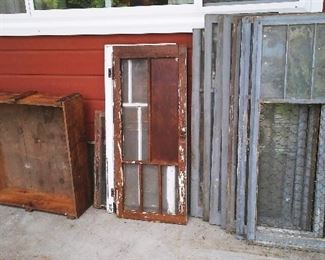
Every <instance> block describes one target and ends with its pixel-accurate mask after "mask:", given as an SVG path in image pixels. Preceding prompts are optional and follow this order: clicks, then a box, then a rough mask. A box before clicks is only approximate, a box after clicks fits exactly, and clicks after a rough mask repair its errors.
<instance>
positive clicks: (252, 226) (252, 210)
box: [247, 23, 262, 240]
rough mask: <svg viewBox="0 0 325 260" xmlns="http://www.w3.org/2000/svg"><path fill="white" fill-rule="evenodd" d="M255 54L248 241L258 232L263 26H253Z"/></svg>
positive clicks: (253, 55) (253, 65) (253, 56)
mask: <svg viewBox="0 0 325 260" xmlns="http://www.w3.org/2000/svg"><path fill="white" fill-rule="evenodd" d="M253 27H254V29H253V35H252V38H253V46H254V48H253V53H252V73H251V77H252V88H251V111H250V138H249V141H250V144H249V176H248V201H247V239H248V240H254V239H255V231H256V201H257V178H258V137H259V134H258V133H259V115H260V80H261V79H260V75H261V66H260V63H259V61H260V60H261V52H262V46H261V45H262V43H261V42H262V41H261V39H262V29H261V27H262V26H261V24H259V23H254V25H253Z"/></svg>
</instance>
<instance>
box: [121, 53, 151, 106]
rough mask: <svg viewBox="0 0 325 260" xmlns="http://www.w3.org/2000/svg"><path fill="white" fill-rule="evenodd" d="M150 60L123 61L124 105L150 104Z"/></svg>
mask: <svg viewBox="0 0 325 260" xmlns="http://www.w3.org/2000/svg"><path fill="white" fill-rule="evenodd" d="M148 67H149V65H148V60H146V59H132V60H122V96H123V103H129V104H131V103H145V104H147V103H148V86H149V74H148V73H149V71H148V69H149V68H148Z"/></svg>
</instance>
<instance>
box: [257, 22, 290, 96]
mask: <svg viewBox="0 0 325 260" xmlns="http://www.w3.org/2000/svg"><path fill="white" fill-rule="evenodd" d="M286 34H287V26H283V25H281V26H265V27H264V28H263V51H262V56H263V61H262V78H261V84H262V96H263V97H267V98H283V97H284V78H285V63H286Z"/></svg>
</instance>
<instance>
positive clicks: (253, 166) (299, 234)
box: [237, 14, 325, 249]
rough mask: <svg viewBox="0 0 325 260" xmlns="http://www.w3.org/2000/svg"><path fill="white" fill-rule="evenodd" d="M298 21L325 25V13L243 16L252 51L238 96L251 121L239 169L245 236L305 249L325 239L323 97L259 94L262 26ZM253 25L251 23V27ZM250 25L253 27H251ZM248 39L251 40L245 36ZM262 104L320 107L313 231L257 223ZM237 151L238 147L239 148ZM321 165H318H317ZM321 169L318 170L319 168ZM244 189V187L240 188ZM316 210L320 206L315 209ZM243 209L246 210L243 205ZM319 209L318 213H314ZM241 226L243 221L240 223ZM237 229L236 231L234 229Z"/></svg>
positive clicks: (324, 116) (324, 113)
mask: <svg viewBox="0 0 325 260" xmlns="http://www.w3.org/2000/svg"><path fill="white" fill-rule="evenodd" d="M298 24H325V16H324V15H320V14H316V15H300V17H299V19H297V15H282V16H279V15H275V16H265V17H261V16H255V17H245V18H244V19H243V31H242V34H243V35H249V34H252V44H253V48H252V50H253V51H252V53H251V54H250V55H251V64H252V71H251V74H250V76H251V80H252V83H251V86H250V90H251V92H250V97H249V96H248V95H247V93H248V89H249V87H248V86H247V82H246V81H247V80H245V79H244V77H247V75H248V72H246V73H243V74H241V79H242V81H241V82H244V84H245V85H241V94H240V99H243V100H246V102H249V100H250V106H247V107H246V109H245V110H244V111H243V113H246V114H247V115H248V114H250V122H249V123H248V124H249V125H248V124H247V122H246V127H245V129H248V128H249V129H250V130H249V131H247V132H246V139H248V140H249V144H246V145H243V146H240V148H241V149H242V150H243V151H249V152H248V153H247V156H248V160H247V161H248V165H249V166H248V171H247V170H246V167H245V168H244V169H239V171H240V176H244V177H245V179H246V178H247V181H248V192H247V194H246V196H247V229H246V234H247V239H248V240H250V241H254V242H256V243H261V244H273V245H275V244H279V243H280V244H282V245H283V246H284V245H288V244H289V245H291V246H294V247H298V248H302V247H304V248H306V247H307V248H308V249H315V248H316V249H319V248H322V247H324V246H325V239H324V234H323V229H324V214H325V212H324V210H325V205H324V204H323V203H322V196H324V194H325V191H323V190H322V189H321V187H322V186H325V178H324V177H323V176H324V174H323V173H321V169H322V168H323V160H325V153H324V151H323V149H324V147H323V146H324V139H325V129H324V128H325V99H315V98H314V99H309V100H304V99H301V100H299V99H296V100H293V99H291V100H290V99H284V98H283V99H282V100H280V99H277V100H272V99H265V98H262V97H261V93H260V90H261V77H262V73H261V71H262V47H263V46H262V44H263V27H264V26H272V25H298ZM251 25H252V26H251ZM252 27H253V29H251V28H252ZM247 41H250V39H247ZM243 45H245V46H247V47H249V46H250V43H249V42H244V43H243ZM244 53H245V50H242V56H243V54H244ZM243 63H244V64H245V66H249V64H250V60H249V59H248V57H247V56H246V58H244V61H243ZM263 103H268V104H277V103H284V104H318V105H322V106H321V119H320V133H319V137H318V138H319V144H318V150H319V151H321V152H319V156H318V160H317V172H316V179H317V182H316V186H315V201H314V205H315V211H314V212H313V216H314V221H313V223H312V225H313V231H311V232H305V231H297V230H287V229H279V228H269V227H262V226H258V224H257V196H258V195H257V191H258V183H257V180H258V158H259V156H258V143H259V129H260V127H259V122H260V112H261V105H262V104H263ZM244 124H245V122H239V127H240V128H243V127H244ZM238 151H240V150H238ZM319 165H320V166H321V167H320V166H319ZM319 168H321V169H319ZM242 188H244V187H242ZM316 209H319V210H317V211H316ZM241 210H242V211H244V210H245V207H244V206H243V207H242V209H241ZM318 211H319V212H320V213H319V214H318V213H317V212H318ZM237 214H238V213H237ZM242 225H244V223H242ZM237 232H238V230H237Z"/></svg>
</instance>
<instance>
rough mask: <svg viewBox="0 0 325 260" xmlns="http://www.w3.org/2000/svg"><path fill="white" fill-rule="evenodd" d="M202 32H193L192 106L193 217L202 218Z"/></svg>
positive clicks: (195, 30) (197, 30) (196, 30)
mask: <svg viewBox="0 0 325 260" xmlns="http://www.w3.org/2000/svg"><path fill="white" fill-rule="evenodd" d="M201 36H202V30H200V29H194V30H193V58H192V59H193V60H192V62H193V67H192V106H191V117H192V118H191V119H192V121H191V216H193V217H202V206H201V199H200V174H201V172H200V160H201V159H202V158H201V154H200V153H201V151H200V132H201V131H202V129H201V126H200V122H201V104H200V103H201V102H200V87H201V78H202V74H201V64H202V63H201V61H202V58H203V57H201V53H202V46H201V44H202V37H201Z"/></svg>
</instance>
